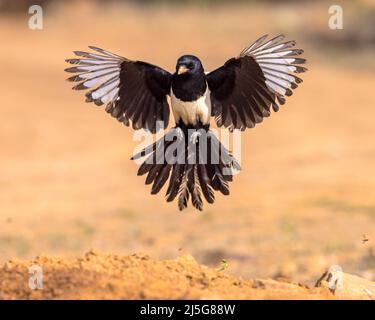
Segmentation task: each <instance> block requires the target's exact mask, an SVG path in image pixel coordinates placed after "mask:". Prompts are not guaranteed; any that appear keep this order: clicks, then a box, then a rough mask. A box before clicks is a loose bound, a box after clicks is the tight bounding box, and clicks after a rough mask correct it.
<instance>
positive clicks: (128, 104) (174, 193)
mask: <svg viewBox="0 0 375 320" xmlns="http://www.w3.org/2000/svg"><path fill="white" fill-rule="evenodd" d="M295 44H296V43H295V41H286V40H285V37H284V36H283V35H279V36H276V37H274V38H271V39H270V38H268V35H264V36H262V37H260V38H259V39H258V40H256V41H255V42H254V43H253V44H251V45H250V46H249V47H247V48H245V49H244V50H243V51H242V52H241V53H240V54H239V55H238V56H237V57H234V58H231V59H229V60H228V61H226V62H225V63H224V65H223V66H221V67H219V68H217V69H215V70H213V71H211V72H205V70H204V68H203V65H202V62H201V61H200V59H199V58H197V57H196V56H194V55H184V56H182V57H180V58H179V59H178V60H177V64H176V70H175V72H174V73H173V74H172V73H170V72H168V71H166V70H164V69H162V68H160V67H158V66H156V65H153V64H150V63H147V62H143V61H133V60H129V59H127V58H124V57H122V56H119V55H117V54H114V53H111V52H109V51H106V50H103V49H100V48H98V47H94V46H89V48H90V49H91V50H92V52H84V51H74V54H75V55H76V56H77V57H76V58H73V59H67V60H66V62H68V63H70V64H73V65H76V66H72V67H69V68H67V69H65V71H67V72H70V73H73V74H74V75H72V76H71V77H69V78H68V80H69V81H73V82H78V83H77V84H76V85H75V86H74V87H73V89H75V90H84V89H89V91H88V92H87V93H86V101H87V102H93V103H95V104H96V105H98V106H101V105H105V110H106V112H107V113H109V114H110V115H111V116H113V117H114V118H116V119H117V120H118V121H120V122H122V123H123V124H124V125H126V126H130V125H131V126H132V128H133V129H134V130H139V129H144V130H147V131H149V132H151V133H156V132H157V131H158V130H159V129H166V128H167V127H168V124H169V117H170V109H171V111H172V113H173V117H174V120H175V126H174V127H173V128H172V129H170V131H168V132H167V133H166V134H165V135H164V137H162V138H160V139H159V140H157V141H156V142H155V143H153V144H152V145H150V146H148V147H146V148H144V149H143V150H142V151H140V152H139V153H137V154H135V155H134V156H133V157H132V159H133V160H135V159H140V158H144V157H145V160H144V162H143V163H142V164H141V166H140V167H139V170H138V175H146V174H147V176H146V181H145V183H146V184H152V187H151V193H152V194H157V193H158V192H159V191H160V190H161V189H162V187H163V186H164V185H165V184H166V183H167V181H168V180H169V183H168V187H167V191H166V200H167V201H173V200H174V199H176V197H177V199H178V207H179V209H180V210H183V209H184V208H186V207H187V206H188V202H189V198H191V202H192V205H193V206H194V207H195V208H196V209H198V210H202V208H203V197H204V199H205V200H206V201H207V202H208V203H213V202H214V200H215V194H214V193H215V191H219V192H221V193H222V194H224V195H228V194H229V182H231V181H232V180H233V176H234V174H235V173H236V172H237V171H239V170H240V169H241V168H240V165H239V163H238V161H237V160H236V159H235V158H234V156H233V155H232V154H231V152H230V151H229V150H228V149H226V148H225V147H224V146H223V145H222V144H221V142H220V141H219V139H218V138H217V137H216V136H215V134H214V133H213V131H212V130H210V120H211V118H212V117H213V118H214V120H215V122H216V124H217V126H218V127H224V128H227V129H228V130H230V131H233V130H241V131H243V130H245V129H247V128H253V127H254V126H255V125H256V124H257V123H260V122H262V121H263V118H265V117H268V116H270V114H271V111H272V110H273V111H274V112H277V111H278V110H279V107H280V106H281V105H283V104H284V103H285V99H286V97H287V96H291V95H292V93H293V90H294V89H296V88H297V86H298V84H300V83H301V82H302V79H301V78H299V77H298V76H297V75H296V74H299V73H303V72H305V71H306V70H307V69H306V68H305V67H303V66H301V65H302V64H304V63H305V61H306V60H305V59H303V58H301V57H299V56H300V55H301V54H302V53H303V50H301V49H296V48H295Z"/></svg>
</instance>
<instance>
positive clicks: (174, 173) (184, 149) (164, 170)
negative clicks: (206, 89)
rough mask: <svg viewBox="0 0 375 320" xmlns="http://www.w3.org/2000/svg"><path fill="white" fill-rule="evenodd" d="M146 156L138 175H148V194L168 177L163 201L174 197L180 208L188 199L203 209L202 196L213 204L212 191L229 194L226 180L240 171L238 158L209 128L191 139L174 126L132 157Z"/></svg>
mask: <svg viewBox="0 0 375 320" xmlns="http://www.w3.org/2000/svg"><path fill="white" fill-rule="evenodd" d="M201 130H203V129H201ZM203 138H205V140H204V139H203ZM146 156H147V158H146V159H145V161H144V162H143V163H142V165H141V166H140V167H139V170H138V175H140V176H141V175H146V174H147V176H146V184H152V187H151V194H157V193H158V192H159V191H160V190H161V189H162V188H163V186H164V185H165V184H166V182H167V181H168V180H169V183H168V187H167V191H166V200H167V202H171V201H174V200H175V199H176V197H177V202H178V208H179V209H180V210H183V209H185V208H187V206H188V203H189V199H191V203H192V205H193V206H194V207H195V208H196V209H198V210H200V211H201V210H203V199H205V200H206V201H207V202H208V203H214V201H215V194H214V191H219V192H221V193H222V194H223V195H229V182H230V181H232V180H233V175H234V173H235V171H236V170H240V165H239V164H238V162H237V160H236V159H235V158H234V157H233V156H232V155H231V153H230V152H229V151H228V150H227V149H226V148H225V147H224V146H223V145H222V144H221V142H220V141H219V140H218V139H217V137H216V136H215V135H214V133H213V132H212V131H209V130H208V131H207V130H203V131H202V132H201V134H200V135H199V136H198V138H197V139H196V141H195V142H191V134H190V132H188V131H186V130H183V129H181V128H180V127H176V128H173V129H171V130H170V131H169V132H168V133H167V134H166V135H165V136H164V137H163V138H161V139H159V140H158V141H156V142H155V143H154V144H152V145H150V146H148V147H146V148H145V149H143V150H142V151H141V152H139V153H138V154H136V155H134V156H133V157H132V159H139V158H142V157H146Z"/></svg>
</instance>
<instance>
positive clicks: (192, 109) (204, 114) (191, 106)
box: [171, 86, 211, 125]
mask: <svg viewBox="0 0 375 320" xmlns="http://www.w3.org/2000/svg"><path fill="white" fill-rule="evenodd" d="M171 106H172V112H173V116H174V119H175V121H176V123H177V122H178V121H180V119H181V120H182V121H183V122H184V123H185V124H192V125H195V124H196V123H197V121H198V120H200V121H201V122H202V123H203V124H208V123H209V122H210V117H211V100H210V90H209V89H208V86H207V89H206V92H205V93H204V95H203V96H202V97H200V98H199V99H198V100H196V101H181V100H179V99H178V98H176V96H175V95H174V93H173V90H172V89H171Z"/></svg>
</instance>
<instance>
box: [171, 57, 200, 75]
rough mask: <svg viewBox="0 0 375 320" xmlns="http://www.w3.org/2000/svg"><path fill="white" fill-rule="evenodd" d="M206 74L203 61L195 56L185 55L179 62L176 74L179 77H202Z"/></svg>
mask: <svg viewBox="0 0 375 320" xmlns="http://www.w3.org/2000/svg"><path fill="white" fill-rule="evenodd" d="M202 73H204V70H203V66H202V63H201V61H200V60H199V59H198V58H197V57H196V56H193V55H185V56H182V57H180V58H179V59H178V60H177V64H176V74H177V75H178V76H187V75H200V74H202Z"/></svg>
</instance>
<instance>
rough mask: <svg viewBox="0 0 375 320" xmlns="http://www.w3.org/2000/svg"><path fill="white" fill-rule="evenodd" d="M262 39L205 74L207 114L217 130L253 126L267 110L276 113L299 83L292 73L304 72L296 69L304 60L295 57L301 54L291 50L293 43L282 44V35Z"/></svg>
mask: <svg viewBox="0 0 375 320" xmlns="http://www.w3.org/2000/svg"><path fill="white" fill-rule="evenodd" d="M266 38H267V36H263V37H261V38H259V39H258V40H257V41H255V42H254V43H253V44H252V45H251V46H250V47H248V48H246V49H244V50H243V51H242V52H241V54H240V55H239V56H238V57H237V58H231V59H229V60H228V61H227V62H226V63H225V64H224V65H223V66H221V67H220V68H218V69H216V70H214V71H212V72H210V73H209V74H207V82H208V86H209V89H210V91H211V105H212V108H211V114H212V116H214V117H215V120H216V123H217V125H218V126H219V127H220V126H224V127H228V128H229V129H230V130H233V129H240V130H245V129H246V128H252V127H254V126H255V124H257V123H260V122H262V121H263V118H264V117H268V116H269V115H270V109H271V107H272V109H273V110H274V111H278V110H279V105H283V104H284V103H285V97H286V96H291V95H292V94H293V91H292V90H294V89H296V88H297V87H298V84H299V83H301V82H302V80H301V79H300V78H298V77H297V76H295V73H301V72H305V71H306V70H307V69H306V68H304V67H301V66H299V64H303V63H305V59H301V58H297V57H296V56H298V55H300V54H302V53H303V51H302V50H300V49H293V48H292V47H293V46H294V45H295V42H294V41H287V42H283V39H284V36H282V35H280V36H277V37H275V38H273V39H271V40H266Z"/></svg>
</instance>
